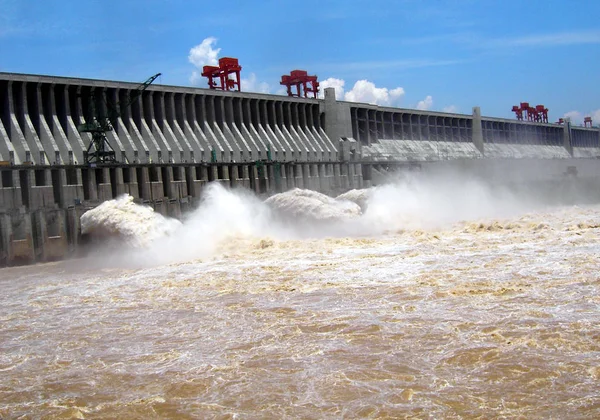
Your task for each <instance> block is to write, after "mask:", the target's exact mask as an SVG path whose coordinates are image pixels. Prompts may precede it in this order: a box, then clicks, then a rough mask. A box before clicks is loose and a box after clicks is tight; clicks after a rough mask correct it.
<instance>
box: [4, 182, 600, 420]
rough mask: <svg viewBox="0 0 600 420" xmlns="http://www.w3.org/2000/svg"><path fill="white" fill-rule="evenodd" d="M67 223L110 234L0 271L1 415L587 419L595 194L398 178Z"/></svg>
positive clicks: (596, 400) (121, 209) (593, 406)
mask: <svg viewBox="0 0 600 420" xmlns="http://www.w3.org/2000/svg"><path fill="white" fill-rule="evenodd" d="M438 181H439V180H438ZM294 203H295V204H294ZM354 203H356V204H354ZM282 214H283V216H282ZM286 215H287V216H286ZM86 218H87V220H86V222H85V223H86V224H85V226H86V229H90V232H96V233H101V235H102V236H106V235H110V236H112V237H118V238H121V242H122V245H121V246H120V247H118V248H115V241H114V240H113V241H111V246H110V247H105V248H102V249H99V250H98V251H97V252H96V253H95V254H93V255H92V256H90V257H89V258H87V259H81V260H77V261H69V262H61V263H53V264H43V265H37V266H30V267H21V268H10V269H3V270H0V290H2V294H1V295H0V378H1V379H2V380H1V381H0V417H2V418H5V419H6V418H21V417H24V418H144V419H146V418H218V419H221V418H223V419H225V418H240V419H241V418H248V419H262V418H308V419H322V418H486V419H487V418H524V419H525V418H527V419H530V418H540V419H548V418H556V419H563V418H590V419H592V418H600V393H599V392H598V389H599V383H600V312H599V309H600V297H599V295H598V288H599V287H600V275H599V274H598V273H599V272H600V257H599V255H600V242H599V239H600V206H595V205H594V206H581V207H578V206H573V205H568V206H560V207H557V206H554V207H548V206H545V205H544V203H543V202H537V203H533V202H531V201H528V200H527V198H526V197H518V196H516V195H514V194H511V192H510V191H498V190H495V189H492V188H489V187H487V186H485V185H483V184H477V183H469V182H463V181H461V182H455V183H449V184H448V185H445V186H444V188H440V187H439V182H433V181H432V180H412V181H410V182H402V183H397V184H395V185H388V186H384V187H380V188H376V189H371V190H368V191H354V192H351V193H349V194H346V195H344V196H342V197H339V198H338V199H335V200H334V199H330V198H323V197H322V196H319V195H316V194H314V193H308V192H302V191H299V190H296V191H292V192H289V193H286V195H282V196H278V197H273V198H271V199H269V200H267V202H266V203H265V202H261V201H259V200H258V199H257V198H255V197H253V196H251V195H250V194H248V193H242V192H232V191H227V190H224V189H222V188H220V187H218V186H211V188H209V189H208V190H207V191H206V195H205V199H204V201H203V203H202V204H201V205H200V207H199V208H198V209H197V210H196V211H195V212H193V213H192V214H191V215H190V216H189V217H188V219H187V220H184V221H183V223H181V224H180V223H176V222H172V221H169V220H167V219H164V218H160V217H157V216H156V215H153V214H152V213H151V212H150V210H149V209H143V208H138V207H137V206H135V205H134V204H133V203H132V202H131V201H129V200H128V199H127V198H121V199H119V200H117V201H115V202H112V203H110V204H107V205H106V208H105V209H104V210H103V211H102V212H97V213H96V214H94V213H91V214H88V216H86ZM292 219H294V220H295V219H301V222H299V223H294V222H293V221H292ZM311 226H312V228H311Z"/></svg>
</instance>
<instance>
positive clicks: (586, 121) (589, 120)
mask: <svg viewBox="0 0 600 420" xmlns="http://www.w3.org/2000/svg"><path fill="white" fill-rule="evenodd" d="M583 126H584V127H591V126H592V117H585V118H584V119H583Z"/></svg>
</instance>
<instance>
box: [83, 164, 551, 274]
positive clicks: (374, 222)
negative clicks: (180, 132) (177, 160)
mask: <svg viewBox="0 0 600 420" xmlns="http://www.w3.org/2000/svg"><path fill="white" fill-rule="evenodd" d="M546 205H547V203H544V202H543V200H539V199H538V200H537V201H536V200H532V199H531V197H529V196H528V195H527V194H525V193H515V192H511V191H510V190H508V189H507V188H506V187H502V188H500V187H492V186H491V185H490V184H487V183H484V182H483V181H480V180H474V179H469V178H467V177H464V176H459V175H456V174H452V173H447V174H442V175H439V174H438V175H423V174H416V175H410V174H408V175H407V174H405V175H400V176H398V177H397V179H395V180H393V182H390V183H388V184H385V185H381V186H377V187H373V188H369V189H363V190H351V191H348V192H346V193H344V194H341V195H340V196H338V197H337V198H332V197H329V196H327V195H324V194H321V193H318V192H315V191H310V190H301V189H297V188H296V189H293V190H290V191H287V192H284V193H280V194H275V195H273V196H271V197H269V198H268V199H266V200H265V201H262V200H260V199H259V198H257V197H256V196H255V195H254V194H253V193H252V192H250V191H248V190H245V189H226V188H224V187H222V186H221V185H220V184H217V183H213V184H209V185H208V186H207V187H206V188H205V189H204V190H203V195H202V200H201V203H200V204H199V206H198V207H197V208H196V209H195V210H193V211H192V212H190V213H189V214H186V215H185V216H184V219H183V220H182V221H181V222H179V221H177V220H174V219H170V218H167V217H163V216H161V215H160V214H157V213H154V212H153V210H152V209H151V208H150V207H146V206H141V205H137V204H135V203H133V199H132V198H131V197H129V196H123V197H119V198H118V199H116V200H111V201H108V202H105V203H103V204H102V205H101V206H99V207H97V208H95V209H93V210H91V211H89V212H87V213H85V214H84V215H83V217H82V232H83V233H86V234H90V235H92V236H93V237H99V238H102V239H104V240H106V239H107V238H108V239H109V241H108V244H109V246H101V247H100V248H99V249H100V252H101V253H103V254H105V255H106V256H107V258H108V259H109V260H110V261H111V263H118V264H133V265H135V266H139V265H142V266H144V265H157V264H165V263H173V262H183V261H187V260H193V259H203V258H210V257H214V256H215V255H218V253H219V252H220V251H224V250H226V249H227V248H228V247H235V246H236V243H238V242H240V241H252V240H255V241H260V240H261V239H267V240H290V239H310V238H325V237H365V236H376V235H381V234H385V233H390V232H397V231H402V230H420V229H424V230H434V229H445V228H449V227H450V226H451V225H452V224H453V223H456V222H460V221H472V220H479V219H490V218H504V217H510V216H515V215H520V214H524V213H526V212H527V211H532V210H535V209H539V208H543V207H544V206H546ZM107 248H108V249H110V250H107Z"/></svg>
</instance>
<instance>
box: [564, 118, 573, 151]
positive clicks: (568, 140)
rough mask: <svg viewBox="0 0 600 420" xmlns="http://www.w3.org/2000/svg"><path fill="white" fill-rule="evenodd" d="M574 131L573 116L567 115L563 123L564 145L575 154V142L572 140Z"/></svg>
mask: <svg viewBox="0 0 600 420" xmlns="http://www.w3.org/2000/svg"><path fill="white" fill-rule="evenodd" d="M572 135H573V133H572V131H571V118H569V117H566V118H565V122H564V124H563V147H564V148H565V149H567V152H569V154H570V155H571V156H573V142H572V138H573V137H572Z"/></svg>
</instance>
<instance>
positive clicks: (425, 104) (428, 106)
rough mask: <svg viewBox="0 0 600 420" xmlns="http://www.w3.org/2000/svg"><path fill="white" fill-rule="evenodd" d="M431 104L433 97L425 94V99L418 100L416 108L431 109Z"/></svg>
mask: <svg viewBox="0 0 600 420" xmlns="http://www.w3.org/2000/svg"><path fill="white" fill-rule="evenodd" d="M432 105H433V98H432V97H431V95H427V96H426V97H425V99H423V100H422V101H419V102H418V103H417V109H420V110H421V111H426V110H428V109H431V106H432Z"/></svg>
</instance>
